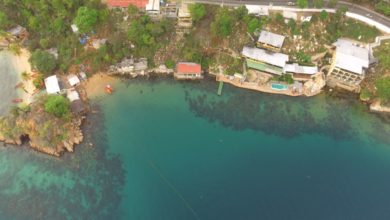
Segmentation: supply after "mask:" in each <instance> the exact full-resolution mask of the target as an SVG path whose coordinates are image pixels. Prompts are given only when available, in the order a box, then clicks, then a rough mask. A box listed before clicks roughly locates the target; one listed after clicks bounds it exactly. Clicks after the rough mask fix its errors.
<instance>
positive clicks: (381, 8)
mask: <svg viewBox="0 0 390 220" xmlns="http://www.w3.org/2000/svg"><path fill="white" fill-rule="evenodd" d="M375 10H377V11H378V12H380V13H382V14H384V15H386V16H388V17H390V3H389V1H387V2H386V1H384V0H381V1H380V2H378V3H377V4H376V5H375Z"/></svg>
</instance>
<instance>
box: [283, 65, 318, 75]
mask: <svg viewBox="0 0 390 220" xmlns="http://www.w3.org/2000/svg"><path fill="white" fill-rule="evenodd" d="M283 71H284V72H285V73H286V72H290V73H298V74H309V75H313V74H316V73H318V67H317V66H300V65H299V64H298V63H293V64H286V65H285V66H284V68H283Z"/></svg>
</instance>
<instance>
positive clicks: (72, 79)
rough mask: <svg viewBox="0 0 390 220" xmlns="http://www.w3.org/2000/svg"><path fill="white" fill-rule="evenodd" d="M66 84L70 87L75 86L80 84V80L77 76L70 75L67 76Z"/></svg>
mask: <svg viewBox="0 0 390 220" xmlns="http://www.w3.org/2000/svg"><path fill="white" fill-rule="evenodd" d="M68 83H69V85H70V86H76V85H78V84H80V79H79V77H77V75H75V74H70V75H69V76H68Z"/></svg>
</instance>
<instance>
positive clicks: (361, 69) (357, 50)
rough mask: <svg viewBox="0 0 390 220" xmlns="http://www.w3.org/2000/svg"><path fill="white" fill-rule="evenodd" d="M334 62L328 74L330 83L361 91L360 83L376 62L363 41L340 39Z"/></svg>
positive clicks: (335, 44)
mask: <svg viewBox="0 0 390 220" xmlns="http://www.w3.org/2000/svg"><path fill="white" fill-rule="evenodd" d="M333 45H334V46H335V47H336V50H335V53H334V55H333V62H332V65H331V68H330V70H329V73H328V76H327V82H328V85H329V86H331V87H335V86H337V87H341V88H344V89H347V90H350V91H356V92H358V91H360V86H359V85H360V83H361V81H362V80H363V79H364V77H365V73H366V70H367V69H368V68H369V66H370V65H371V64H372V63H373V62H375V59H374V58H373V57H372V55H371V52H370V49H369V48H368V47H366V46H364V45H363V44H361V43H358V42H355V41H351V40H346V39H338V40H337V41H336V42H335V43H334V44H333Z"/></svg>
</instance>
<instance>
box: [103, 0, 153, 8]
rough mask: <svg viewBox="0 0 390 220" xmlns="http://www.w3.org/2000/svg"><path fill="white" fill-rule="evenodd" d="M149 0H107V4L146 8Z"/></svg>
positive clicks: (111, 6) (119, 6)
mask: <svg viewBox="0 0 390 220" xmlns="http://www.w3.org/2000/svg"><path fill="white" fill-rule="evenodd" d="M148 2H149V1H148V0H107V5H108V7H110V8H127V7H129V5H134V6H136V7H137V8H139V9H145V7H146V5H147V4H148Z"/></svg>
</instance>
